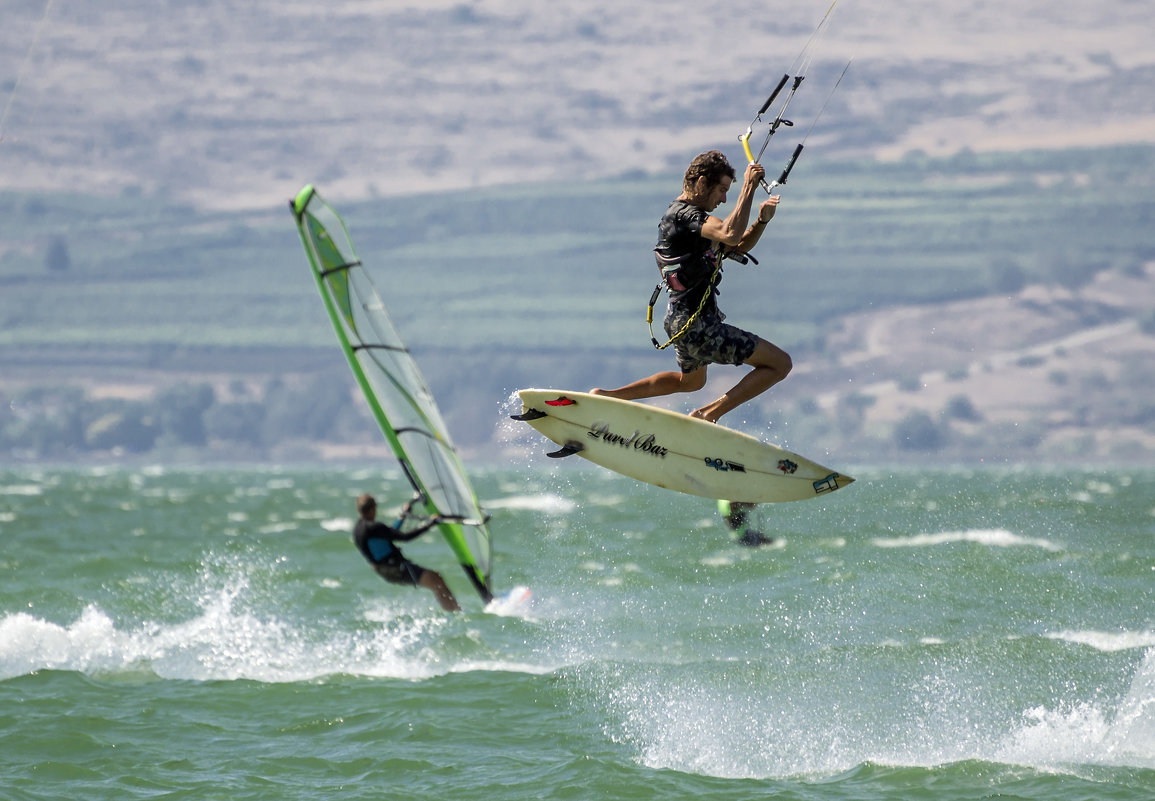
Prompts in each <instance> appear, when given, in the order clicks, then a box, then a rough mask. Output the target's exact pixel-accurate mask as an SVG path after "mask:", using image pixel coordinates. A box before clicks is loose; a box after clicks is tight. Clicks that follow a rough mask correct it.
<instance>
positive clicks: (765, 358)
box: [690, 338, 794, 423]
mask: <svg viewBox="0 0 1155 801" xmlns="http://www.w3.org/2000/svg"><path fill="white" fill-rule="evenodd" d="M745 363H746V364H748V365H750V366H751V367H753V368H754V369H753V370H751V371H750V372H748V373H746V375H744V376H742V380H741V381H739V382H738V383H737V384H735V385H734V386H733V387H732V388H731V389H730V391H729V392H727V393H726V394H725V395H723V396H722V397H720V398H718V399H717V400H715V401H713V402H711V403H707V404H706V405H705V406H703V407H701V408H699V409H695V410H694V411H692V412H690V416H691V417H698V418H701V419H702V420H706V421H707V422H710V423H716V422H718V420H719V418H721V417H722V415H724V414H726V412H730V411H733V410H734V409H736V408H738V407H739V406H741V405H742V404H743V403H745V402H746V401H748V400H750V399H751V398H756V397H758V396H759V395H761V394H762V393H763V392H765V391H766V390H768V389H770V387H772V386H774V385H775V384H777V383H778V382H779V381H781V380H782V379H783V378H785V377H786V376H787V375H788V374H789V373H790V369H791V368H792V367H793V366H794V363H793V362H791V361H790V354H788V353H787V352H786V351H784V350H782V348H780V347H778V346H777V345H774V344H772V343H770V342H767V341H766V340H764V339H761V338H759V339H758V345H757V346H756V347H755V348H754V352H753V353H751V354H750V358H749V359H747V360H746V362H745Z"/></svg>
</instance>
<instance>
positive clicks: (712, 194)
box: [698, 175, 733, 211]
mask: <svg viewBox="0 0 1155 801" xmlns="http://www.w3.org/2000/svg"><path fill="white" fill-rule="evenodd" d="M698 181H699V182H700V185H701V186H703V187H704V188H705V192H704V193H703V199H704V200H705V202H706V205H705V209H706V211H713V210H714V209H716V208H718V207H719V206H721V205H722V204H723V203H725V202H726V193H727V192H729V191H730V184H732V183H733V179H732V178H731V177H730V176H728V175H723V176H722V180H721V181H719V182H718V183H716V184H713V185H708V184H706V179H705V178H704V177H703V178H699V179H698Z"/></svg>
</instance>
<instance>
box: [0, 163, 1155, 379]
mask: <svg viewBox="0 0 1155 801" xmlns="http://www.w3.org/2000/svg"><path fill="white" fill-rule="evenodd" d="M1153 167H1155V149H1152V148H1147V147H1119V148H1111V149H1099V150H1080V151H1070V152H1037V153H1018V154H1004V155H976V154H973V153H964V154H961V155H958V156H955V157H952V158H948V159H933V158H925V157H911V158H907V159H905V160H903V161H901V162H898V163H892V164H879V163H858V162H839V163H831V162H824V161H822V160H821V158H820V155H819V154H817V153H816V154H815V156H814V157H810V154H809V153H807V154H806V156H804V157H803V159H802V161H800V162H799V165H798V168H797V169H796V170H795V171H794V173H792V175H791V180H790V183H789V185H788V186H785V187H783V188H782V194H783V202H782V206H781V207H780V211H779V214H778V218H777V219H776V220H775V221H774V222H773V223H772V225H771V227H770V229H769V231H768V232H767V234H766V235H765V236H764V237H763V241H762V243H761V244H760V246H759V247H758V249H757V251H756V252H755V255H756V256H757V257H758V258H759V260H760V261H761V265H760V266H758V267H753V266H749V267H743V266H739V265H737V264H733V263H731V265H730V266H728V267H727V272H726V279H725V282H724V283H723V286H722V296H721V303H722V308H723V309H724V310H725V311H726V313H727V314H728V315H729V317H730V319H731V320H732V321H733V322H735V323H737V324H739V325H742V326H743V327H747V328H750V329H752V330H755V331H757V332H759V333H762V334H764V335H765V336H767V338H770V339H773V340H774V341H777V342H779V343H781V344H783V345H784V346H786V347H788V348H792V349H793V348H806V347H811V346H814V347H818V346H819V344H818V343H819V342H820V340H821V336H822V333H823V330H824V329H825V328H827V327H829V326H831V325H833V324H835V323H836V322H837V320H838V318H839V316H840V315H842V314H844V313H847V312H851V311H855V310H864V309H880V308H886V307H888V306H891V305H896V304H908V303H922V302H931V301H936V300H943V299H957V298H960V297H966V296H974V295H983V294H988V293H992V292H998V291H1009V290H1011V289H1013V288H1016V287H1017V286H1020V285H1021V284H1022V283H1023V282H1024V281H1034V280H1045V281H1048V282H1056V281H1057V282H1067V283H1078V282H1080V281H1084V280H1086V278H1087V277H1088V276H1089V275H1091V274H1093V273H1094V272H1095V271H1098V270H1101V269H1113V268H1114V269H1126V268H1129V267H1131V266H1133V265H1134V264H1136V263H1137V262H1138V261H1140V260H1142V259H1149V258H1152V257H1153V256H1155V192H1153V191H1152V181H1153V176H1155V169H1153ZM303 182H304V181H303ZM679 185H680V176H679V175H662V176H631V177H623V178H621V179H619V180H616V181H599V182H589V183H575V184H572V185H565V186H560V185H548V186H547V185H531V186H511V187H499V188H492V189H487V190H478V191H475V192H471V193H467V194H462V193H443V194H428V195H420V196H415V197H406V198H403V199H402V198H386V199H377V200H372V201H357V202H354V201H347V200H345V199H343V198H341V197H340V196H334V195H330V194H328V193H327V192H326V190H325V187H324V186H318V189H319V190H320V192H321V194H322V195H323V196H325V198H326V199H327V200H328V201H329V202H331V203H332V204H333V205H334V206H335V207H336V208H337V209H338V210H339V211H341V212H342V214H343V215H344V216H345V218H346V220H347V222H348V224H349V227H350V230H351V233H352V236H353V240H354V242H355V243H356V245H357V247H358V249H359V251H360V255H361V257H362V259H363V261H364V262H365V263H366V265H367V266H368V267H369V269H370V271H371V272H372V274H373V275H374V278H375V280H376V282H377V284H378V288H379V289H380V291H381V294H382V295H383V296H384V298H385V302H386V305H387V306H388V307H389V308H390V309H391V311H392V313H393V315H394V317H395V319H396V322H397V324H398V327H399V328H400V329H401V333H402V335H403V336H404V337H405V338H406V339H407V340H408V341H409V342H410V343H411V345H414V346H417V347H421V348H437V349H448V350H453V351H473V350H477V349H482V350H483V351H484V352H487V353H492V352H494V351H495V350H501V351H504V352H506V353H509V354H516V353H518V352H522V351H526V352H532V351H540V350H541V349H543V348H544V349H547V350H553V349H557V350H559V351H565V350H593V351H613V352H622V351H627V352H632V351H635V350H636V351H638V352H639V353H641V352H644V350H645V349H647V348H649V347H650V345H649V340H648V333H647V331H646V327H645V316H644V315H645V307H646V302H647V300H648V298H649V294H650V291H651V289H652V288H653V286H654V284H655V281H656V275H657V273H656V269H655V267H654V264H653V259H652V256H651V254H650V251H651V248H652V247H653V243H654V239H655V232H656V222H657V219H658V217H659V216H660V215H661V213H662V211H663V210H664V208H665V206H666V205H667V203H668V202H669V200H670V199H672V198H673V197H674V196H675V195H676V193H677V192H678V189H679ZM732 194H733V193H732ZM287 200H288V198H286V201H287ZM726 210H727V207H723V208H722V209H721V210H720V212H722V213H724V212H725V211H726ZM0 212H2V213H3V218H4V220H5V223H4V225H3V226H2V228H0V357H2V355H3V353H4V352H5V351H8V352H10V351H11V350H13V349H21V348H26V347H28V346H31V345H35V346H45V345H48V346H80V345H85V346H89V347H90V348H91V347H93V346H96V347H98V348H99V347H100V346H110V347H111V346H117V347H135V346H181V347H193V348H195V347H201V346H214V347H221V346H227V347H263V346H272V345H277V346H290V347H315V346H318V345H322V346H327V345H329V344H330V340H331V337H332V334H331V332H330V331H329V329H328V322H327V320H326V318H325V315H324V313H323V311H322V308H321V305H320V303H319V301H318V299H317V297H316V290H315V289H314V287H313V285H312V279H311V277H310V274H309V270H308V266H307V263H306V260H305V257H304V254H303V253H302V251H301V248H300V244H299V242H298V240H297V235H296V231H295V228H294V225H293V221H292V217H291V215H290V212H289V210H288V205H287V203H286V205H285V206H283V207H278V208H273V209H255V210H252V211H251V212H248V213H233V214H222V213H211V214H210V213H201V212H198V211H196V210H194V209H189V208H185V207H179V206H173V205H167V204H166V203H165V202H164V200H163V198H149V197H139V196H132V195H128V196H122V197H116V198H95V197H84V196H79V195H57V194H53V195H36V194H27V193H0ZM656 316H657V317H658V318H659V320H660V316H661V308H659V309H658V310H657V312H656Z"/></svg>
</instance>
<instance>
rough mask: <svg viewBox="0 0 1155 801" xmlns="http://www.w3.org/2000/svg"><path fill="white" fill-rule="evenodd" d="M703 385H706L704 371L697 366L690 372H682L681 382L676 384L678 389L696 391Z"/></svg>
mask: <svg viewBox="0 0 1155 801" xmlns="http://www.w3.org/2000/svg"><path fill="white" fill-rule="evenodd" d="M704 386H706V371H705V370H703V369H702V368H698V369H697V370H695V371H694V372H692V373H682V379H681V382H680V383H679V384H678V391H679V392H697V391H698V390H699V389H701V388H702V387H704Z"/></svg>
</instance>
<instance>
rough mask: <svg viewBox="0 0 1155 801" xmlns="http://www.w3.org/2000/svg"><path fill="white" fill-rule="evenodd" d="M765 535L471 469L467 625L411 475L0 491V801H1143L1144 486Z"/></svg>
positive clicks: (909, 475) (575, 486)
mask: <svg viewBox="0 0 1155 801" xmlns="http://www.w3.org/2000/svg"><path fill="white" fill-rule="evenodd" d="M845 467H847V468H848V472H851V473H852V474H853V475H855V476H856V478H858V481H857V483H855V484H854V485H853V486H851V487H848V488H846V489H845V490H841V491H839V492H837V493H834V494H833V495H830V496H828V497H824V498H821V499H816V500H813V501H805V502H801V503H792V504H784V505H778V506H773V507H762V508H760V509H759V510H758V512H757V518H758V523H759V525H760V527H761V528H762V529H763V530H764V531H766V532H767V533H769V534H771V535H773V536H775V537H776V538H778V539H777V542H775V543H774V544H773V545H771V546H765V547H762V548H757V549H752V548H744V547H742V546H740V545H737V544H735V543H734V541H733V540H732V538H731V534H730V533H729V532H727V531H726V530H725V529H724V528H723V526H722V525H721V521H720V520H719V518H718V516H717V514H716V511H715V509H714V508H713V505H712V503H711V502H709V501H704V500H702V499H698V498H693V497H689V496H685V495H679V494H675V493H670V492H666V491H663V490H660V489H656V488H653V487H649V486H646V485H641V484H638V483H636V482H634V481H632V480H630V479H626V478H621V477H618V476H616V475H613V474H611V473H608V472H605V471H601V470H599V469H597V468H594V467H585V466H583V465H580V464H570V463H569V462H568V461H567V462H566V463H563V464H559V465H556V466H554V465H546V466H543V465H537V464H535V465H529V466H525V467H498V468H487V469H483V470H479V471H475V472H474V479H475V485H476V487H477V489H478V494H479V495H480V496H481V498H482V500H483V502H484V505H485V506H486V508H487V510H488V511H489V512H490V513H491V514H492V515H493V519H492V521H491V528H492V531H493V535H494V542H495V551H496V559H495V565H496V567H495V571H494V582H495V585H496V589H497V590H498V591H499V592H500V591H502V590H504V589H508V588H511V587H515V586H526V587H529V588H530V590H531V592H532V596H531V598H530V601H529V602H528V603H524V604H509V605H505V606H503V605H498V606H496V607H494V608H491V609H489V610H485V609H483V608H482V605H481V602H480V599H479V598H477V596H476V594H474V593H473V592H472V590H471V589H470V588H469V586H468V584H467V583H466V580H465V577H464V575H463V574H462V573H461V571H460V569H459V568H457V567H456V566H455V565H454V564H453V563H452V559H451V558H450V556H449V551H448V548H446V547H445V545H444V543H442V542H441V541H440V540H439V539H438V536H437V535H436V534H432V535H429V536H426V537H423V538H422V539H421V540H418V541H416V542H414V543H412V544H411V545H410V546H409V547H408V548H406V552H407V553H408V554H409V555H410V556H411V558H413V559H415V560H416V561H418V562H420V563H423V564H425V565H426V566H428V567H433V568H435V569H438V570H440V571H441V572H442V573H443V574H444V575H445V576H446V578H447V580H448V581H449V582H450V584H451V586H452V587H453V589H454V590H455V591H456V592H457V594H458V596H459V598H460V600H461V602H462V605H463V606H464V607H465V611H464V612H463V613H461V614H458V615H451V614H447V613H444V612H442V611H440V609H439V608H438V607H437V605H436V604H435V603H434V601H433V598H432V595H431V594H430V593H428V592H426V591H424V590H416V589H407V588H399V587H395V586H391V585H387V584H385V583H384V582H382V581H381V580H380V579H379V578H377V576H376V575H375V574H374V573H372V572H371V571H370V569H369V568H368V566H367V565H365V564H364V562H363V561H362V560H361V558H360V556H359V555H358V554H357V553H356V551H355V550H354V548H353V546H352V543H351V541H350V536H349V530H350V528H351V526H352V522H353V516H354V512H353V499H354V498H355V496H356V495H357V494H358V493H359V492H362V491H371V492H374V493H375V494H376V495H377V496H378V499H379V501H380V502H381V505H382V506H383V507H389V506H390V505H399V504H400V503H401V502H403V501H404V500H405V499H406V492H405V487H404V483H403V480H402V479H401V477H400V475H399V474H398V473H397V472H396V471H392V470H388V469H385V470H380V471H379V470H369V469H365V468H348V469H340V468H332V467H326V468H299V469H272V468H269V469H257V468H252V469H232V468H229V469H217V468H211V469H210V468H204V469H165V468H161V467H153V468H130V467H116V468H107V469H92V468H83V469H82V468H76V469H64V468H62V469H50V468H20V469H12V468H8V469H0V544H2V548H0V777H2V779H0V797H2V798H4V799H15V800H17V801H23V800H24V799H64V798H68V799H86V801H93V800H95V799H117V800H118V801H123V800H124V799H133V798H149V799H153V798H172V799H176V798H181V799H253V800H254V801H264V800H265V799H268V801H284V799H295V800H296V801H308V800H310V799H325V800H326V801H329V799H334V798H340V799H446V800H447V801H448V800H451V799H478V798H489V799H502V801H516V799H603V798H613V799H657V798H661V799H676V798H691V797H693V798H697V797H702V798H710V799H735V801H737V799H742V800H743V801H746V800H747V799H760V798H765V799H800V800H801V799H805V800H809V799H845V800H846V801H857V800H858V799H904V800H908V799H935V800H936V801H953V800H955V799H985V798H1013V799H1040V800H1042V799H1046V801H1066V800H1068V799H1071V800H1073V799H1145V800H1149V799H1151V798H1153V797H1155V469H1141V468H1120V469H1117V470H1114V469H1096V470H1059V469H1056V470H1023V469H1011V468H981V469H974V470H964V469H916V468H902V469H891V468H887V467H870V466H860V467H854V466H845Z"/></svg>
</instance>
